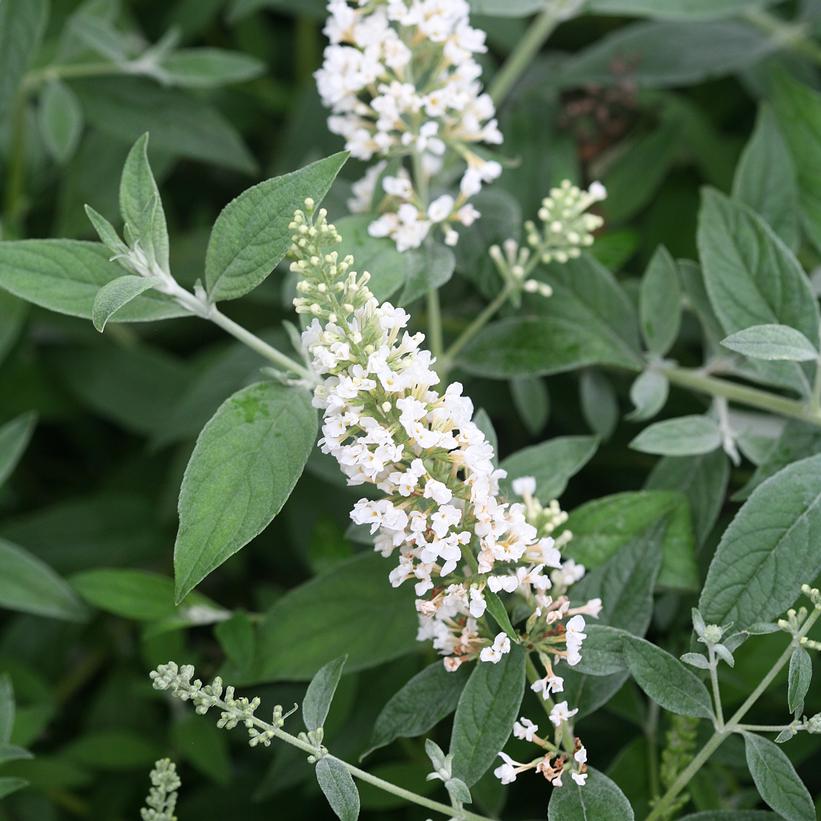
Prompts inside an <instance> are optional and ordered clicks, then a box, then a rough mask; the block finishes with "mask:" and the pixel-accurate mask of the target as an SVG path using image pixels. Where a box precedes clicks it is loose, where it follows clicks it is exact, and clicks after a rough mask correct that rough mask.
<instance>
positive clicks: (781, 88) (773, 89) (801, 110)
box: [769, 71, 821, 339]
mask: <svg viewBox="0 0 821 821" xmlns="http://www.w3.org/2000/svg"><path fill="white" fill-rule="evenodd" d="M769 93H770V95H771V100H772V106H773V110H774V111H775V115H776V117H777V119H778V126H779V129H780V131H781V133H782V134H783V135H784V139H785V140H786V142H787V146H788V148H789V150H790V154H791V155H792V159H793V163H794V164H795V169H796V174H797V176H798V202H799V205H800V213H801V226H802V228H803V229H804V231H805V232H806V235H807V238H808V239H809V240H810V241H811V242H812V243H813V245H814V246H815V248H816V250H821V187H819V178H818V157H819V156H821V94H819V93H818V91H817V90H816V89H814V88H810V87H809V86H807V85H804V84H803V83H801V82H799V81H798V80H796V79H794V78H793V77H792V76H791V75H790V73H789V72H787V71H778V72H773V78H772V83H771V84H770V89H769ZM796 327H798V326H796ZM801 330H805V329H804V328H801ZM807 337H808V338H809V339H815V337H814V336H812V335H810V334H809V333H808V334H807Z"/></svg>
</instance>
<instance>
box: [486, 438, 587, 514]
mask: <svg viewBox="0 0 821 821" xmlns="http://www.w3.org/2000/svg"><path fill="white" fill-rule="evenodd" d="M598 446H599V440H598V438H597V437H595V436H557V437H556V438H555V439H548V440H547V441H546V442H542V443H541V444H539V445H533V446H532V447H529V448H524V449H523V450H520V451H517V452H516V453H514V454H512V455H510V456H508V457H507V459H504V460H503V461H502V464H501V467H502V468H503V469H504V470H506V471H507V478H506V479H503V480H502V482H501V484H502V486H503V487H504V488H505V489H506V490H507V491H508V492H509V493H510V492H512V490H511V482H512V481H513V479H517V478H518V477H520V476H533V477H535V479H536V496H537V498H538V499H539V500H540V501H541V502H542V503H547V502H549V501H550V500H551V499H556V498H558V497H559V496H561V494H562V493H563V492H564V489H565V488H566V487H567V483H568V482H569V481H570V479H571V478H572V477H573V476H575V475H576V474H577V473H578V472H579V471H580V470H581V469H582V468H583V467H584V466H585V465H586V464H587V463H588V462H589V461H590V460H591V459H592V458H593V454H594V453H595V452H596V450H597V448H598Z"/></svg>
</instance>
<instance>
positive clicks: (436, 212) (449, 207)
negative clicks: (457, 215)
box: [428, 194, 454, 222]
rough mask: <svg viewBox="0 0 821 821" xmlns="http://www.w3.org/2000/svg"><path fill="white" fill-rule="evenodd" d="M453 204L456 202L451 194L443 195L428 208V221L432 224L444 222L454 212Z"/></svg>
mask: <svg viewBox="0 0 821 821" xmlns="http://www.w3.org/2000/svg"><path fill="white" fill-rule="evenodd" d="M453 203H454V200H453V197H451V196H450V194H442V196H441V197H437V198H436V199H435V200H434V201H433V202H432V203H431V204H430V205H429V206H428V219H429V220H430V221H431V222H444V221H445V220H446V219H447V218H448V217H449V216H450V213H451V211H453Z"/></svg>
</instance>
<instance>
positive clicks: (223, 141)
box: [72, 77, 256, 174]
mask: <svg viewBox="0 0 821 821" xmlns="http://www.w3.org/2000/svg"><path fill="white" fill-rule="evenodd" d="M72 88H74V90H75V91H76V92H77V95H78V96H79V98H80V102H81V103H82V105H83V111H84V112H85V115H86V119H87V120H88V122H89V123H90V124H91V125H93V126H94V127H95V128H96V129H97V130H99V131H100V132H102V133H103V134H106V135H108V136H109V137H114V138H115V139H118V140H121V141H123V142H125V143H128V144H129V145H131V144H133V143H134V141H135V140H137V139H138V138H139V137H140V135H141V134H144V133H145V132H146V131H148V132H150V133H151V146H152V149H154V150H156V151H157V152H166V153H167V154H169V155H171V156H173V157H187V158H188V159H192V160H198V161H200V162H205V163H212V164H214V165H217V166H220V167H222V168H230V169H233V170H235V171H240V172H242V173H244V174H252V173H254V171H255V170H256V162H255V161H254V158H253V156H252V155H251V154H250V152H249V151H248V148H247V147H246V146H245V144H244V143H243V142H242V137H241V136H240V135H239V133H238V132H237V130H236V129H235V128H234V126H233V125H231V123H230V122H229V121H228V120H226V119H225V117H223V116H222V114H220V112H219V111H217V109H215V108H213V107H212V106H210V105H209V104H208V103H207V102H205V100H204V99H202V98H201V97H199V96H197V95H195V94H191V93H189V92H186V91H183V90H182V89H177V88H169V87H167V86H161V85H159V84H157V83H156V82H154V81H152V80H148V79H142V78H136V77H134V78H132V77H110V78H109V77H95V78H94V79H89V80H74V81H72Z"/></svg>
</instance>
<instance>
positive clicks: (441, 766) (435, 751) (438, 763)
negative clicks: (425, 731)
mask: <svg viewBox="0 0 821 821" xmlns="http://www.w3.org/2000/svg"><path fill="white" fill-rule="evenodd" d="M425 752H426V753H427V756H428V758H429V759H430V763H431V764H433V769H434V770H436V771H437V772H439V770H446V771H450V766H451V764H452V758H450V757H449V756H447V755H445V752H444V750H443V749H442V748H441V747H440V746H439V745H438V744H437V743H436V742H435V741H434V740H433V739H432V738H426V739H425ZM429 777H430V776H429Z"/></svg>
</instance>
